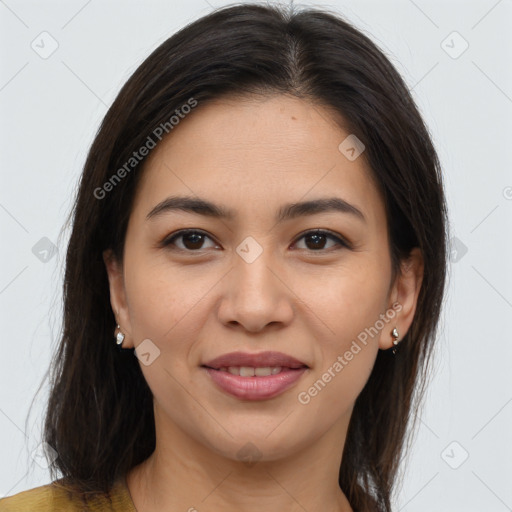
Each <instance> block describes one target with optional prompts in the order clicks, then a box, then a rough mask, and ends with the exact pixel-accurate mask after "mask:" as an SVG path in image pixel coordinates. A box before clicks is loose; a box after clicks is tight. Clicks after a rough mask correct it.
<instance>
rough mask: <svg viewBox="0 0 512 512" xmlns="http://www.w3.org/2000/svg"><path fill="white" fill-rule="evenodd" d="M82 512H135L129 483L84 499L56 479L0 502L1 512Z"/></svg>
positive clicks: (118, 484)
mask: <svg viewBox="0 0 512 512" xmlns="http://www.w3.org/2000/svg"><path fill="white" fill-rule="evenodd" d="M27 511H30V512H32V511H34V512H35V511H37V512H83V511H91V512H94V511H98V512H102V511H112V512H116V511H122V512H136V511H135V506H134V505H133V502H132V500H131V496H130V494H129V491H128V488H127V486H126V481H125V480H124V479H119V480H117V481H116V482H115V483H114V485H113V487H112V489H111V491H110V493H109V494H108V495H104V494H95V495H91V494H89V497H88V498H87V499H82V498H81V497H80V496H79V495H78V494H77V493H74V492H73V491H71V490H70V489H69V488H68V487H66V486H64V485H63V484H62V480H56V481H54V482H52V483H50V484H47V485H42V486H40V487H34V488H33V489H29V490H28V491H22V492H20V493H18V494H15V495H13V496H8V497H7V498H3V499H0V512H27Z"/></svg>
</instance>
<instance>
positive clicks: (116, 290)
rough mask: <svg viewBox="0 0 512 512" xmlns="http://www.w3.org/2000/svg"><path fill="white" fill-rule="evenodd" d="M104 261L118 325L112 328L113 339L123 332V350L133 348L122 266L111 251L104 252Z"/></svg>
mask: <svg viewBox="0 0 512 512" xmlns="http://www.w3.org/2000/svg"><path fill="white" fill-rule="evenodd" d="M103 261H104V263H105V268H106V270H107V276H108V282H109V289H110V304H111V306H112V311H113V312H114V316H115V319H116V325H114V326H113V328H112V338H113V339H114V338H115V339H117V335H118V333H119V332H120V331H121V332H122V334H124V340H123V345H122V346H123V348H133V339H132V336H131V335H130V333H131V324H130V316H129V313H128V307H127V300H126V291H125V287H124V275H123V268H122V265H121V264H120V262H119V261H118V260H117V258H116V257H115V256H114V254H113V252H112V250H111V249H107V250H105V251H103ZM117 324H119V326H120V328H117ZM113 343H114V341H113Z"/></svg>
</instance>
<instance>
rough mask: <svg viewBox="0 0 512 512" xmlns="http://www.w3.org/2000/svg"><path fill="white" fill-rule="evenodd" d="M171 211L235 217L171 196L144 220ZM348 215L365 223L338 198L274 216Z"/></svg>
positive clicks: (293, 206) (209, 205) (203, 201)
mask: <svg viewBox="0 0 512 512" xmlns="http://www.w3.org/2000/svg"><path fill="white" fill-rule="evenodd" d="M171 211H184V212H187V213H194V214H196V215H203V216H205V217H212V218H216V219H226V220H233V219H234V218H235V217H236V212H235V210H231V209H229V208H226V207H224V206H221V205H218V204H215V203H212V202H210V201H207V200H206V199H202V198H198V197H187V196H171V197H167V198H166V199H164V200H163V201H161V202H160V203H158V204H157V205H156V206H155V207H154V208H153V209H152V210H151V211H150V212H149V213H148V214H147V216H146V219H147V220H149V219H152V218H155V217H158V216H160V215H162V214H164V213H167V212H171ZM333 211H335V212H340V213H348V214H350V215H353V216H354V217H356V218H358V219H359V220H362V221H363V222H366V218H365V216H364V215H363V212H362V211H361V210H359V209H358V208H356V207H355V206H354V205H352V204H350V203H348V202H347V201H345V200H344V199H341V198H340V197H326V198H321V199H314V200H311V201H303V202H299V203H289V204H285V205H283V206H282V207H281V208H280V209H279V210H278V212H277V214H276V222H283V221H286V220H290V219H295V218H297V217H302V216H305V215H314V214H318V213H324V212H333Z"/></svg>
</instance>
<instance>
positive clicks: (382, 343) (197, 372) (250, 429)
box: [106, 96, 417, 460]
mask: <svg viewBox="0 0 512 512" xmlns="http://www.w3.org/2000/svg"><path fill="white" fill-rule="evenodd" d="M349 135H350V134H349V133H347V132H344V131H342V130H341V129H340V128H339V126H338V125H336V124H335V123H334V121H332V119H331V118H330V117H329V115H328V112H327V111H326V110H324V109H322V108H320V107H318V106H313V105H312V104H310V103H308V102H305V101H303V100H299V99H294V98H290V97H285V96H274V97H269V98H266V99H264V100H261V99H260V100H249V99H246V100H244V101H241V100H231V101H228V100H223V101H219V100H217V101H215V102H214V103H211V104H209V105H206V104H205V105H201V104H199V105H198V107H197V108H196V109H195V110H194V111H193V112H192V113H191V114H189V116H188V117H185V118H184V119H183V120H181V121H180V123H179V125H178V126H175V127H174V129H173V131H172V132H171V134H170V136H169V137H168V138H167V139H164V140H163V141H162V143H161V144H159V145H158V146H157V147H156V148H155V149H153V150H152V153H151V154H150V156H149V158H148V160H147V162H146V167H145V170H144V174H143V176H142V180H141V182H140V184H139V187H138V190H137V195H136V199H135V203H134V206H133V210H132V213H131V217H130V220H129V225H128V230H127V233H126V245H125V253H124V261H123V265H122V268H121V267H119V268H118V267H116V265H115V264H109V263H108V260H107V259H106V261H107V265H108V270H109V278H110V285H111V300H112V305H113V309H114V311H117V315H116V318H117V320H118V321H119V323H120V324H121V327H122V330H123V332H124V333H125V334H126V340H125V342H124V345H123V346H124V347H125V348H127V347H134V346H135V347H137V346H139V344H141V343H144V344H143V345H141V346H140V348H139V349H138V351H137V353H138V357H139V359H141V361H140V366H141V369H142V371H143V373H144V377H145V379H146V381H147V383H148V385H149V387H150V388H151V391H152V393H153V396H154V404H155V412H156V421H157V431H160V432H162V431H164V430H165V428H166V426H167V427H169V428H171V427H172V428H174V429H175V428H179V429H180V431H182V432H185V433H186V434H187V435H188V436H190V437H191V438H193V439H194V441H195V442H198V443H200V445H201V446H204V447H207V448H209V449H211V450H213V451H215V452H217V453H218V454H222V455H224V456H226V457H228V458H231V459H233V460H235V459H240V458H241V457H243V456H244V455H243V453H244V450H246V451H247V450H257V451H258V457H260V458H261V459H263V460H275V459H277V458H280V457H285V456H286V455H289V454H291V453H293V452H294V451H296V450H298V449H299V448H300V447H305V446H308V445H311V444H312V443H314V442H315V441H316V440H318V439H320V437H321V436H323V435H324V434H325V433H326V432H327V431H329V430H331V429H336V431H337V432H339V433H340V435H343V434H342V433H343V432H344V431H346V427H347V425H348V421H349V419H350V415H351V412H352V408H353V405H354V402H355V400H356V398H357V396H358V395H359V393H360V392H361V390H362V388H363V387H364V385H365V383H366V382H367V380H368V378H369V376H370V373H371V371H372V368H373V365H374V362H375V358H376V356H377V351H378V349H379V348H382V349H387V348H389V347H391V346H392V337H391V334H390V333H391V331H392V329H393V327H395V326H398V329H399V331H401V332H400V334H401V335H402V336H403V334H405V332H404V331H405V330H406V329H407V328H408V327H409V324H410V321H411V320H412V314H413V313H414V304H413V302H414V297H413V299H411V300H412V302H411V300H409V297H410V296H413V295H414V290H416V292H417V289H414V287H412V288H411V287H409V288H407V286H406V285H404V286H403V287H402V288H400V286H398V285H397V284H396V283H393V282H392V280H391V279H392V275H391V261H390V252H389V240H388V232H387V228H386V215H385V209H384V203H383V201H382V198H381V197H380V195H379V193H378V191H377V189H376V187H375V186H374V183H373V181H372V180H371V178H370V174H369V172H368V170H367V168H366V164H365V161H364V153H363V154H362V156H360V157H358V158H355V159H354V154H355V155H357V153H355V152H353V151H351V149H350V148H351V147H353V144H352V145H351V140H350V139H349V140H348V141H346V142H345V143H344V144H342V146H341V149H340V148H339V146H340V144H341V143H342V142H343V141H344V140H345V139H346V138H347V137H348V136H349ZM357 149H358V148H357V147H355V150H357ZM348 157H350V158H348ZM178 196H179V197H186V198H190V199H195V200H202V201H207V202H208V203H211V204H213V205H217V207H218V209H219V211H220V210H222V211H224V210H226V211H229V212H230V213H231V214H232V216H231V217H221V216H217V215H212V213H214V212H218V210H210V209H207V208H198V209H196V211H189V210H187V209H186V208H185V209H175V208H172V207H171V206H172V204H171V203H170V202H169V203H168V204H167V207H166V205H165V201H166V200H167V199H168V198H171V197H172V198H177V197H178ZM328 199H332V200H333V203H332V204H335V203H334V200H337V201H338V203H337V205H338V207H337V208H334V207H333V208H325V209H323V208H320V207H319V208H317V209H314V208H313V209H309V208H302V209H301V208H300V207H297V206H296V205H297V204H298V203H303V202H310V201H319V200H328ZM158 205H160V207H158V208H157V206H158ZM162 205H163V206H162ZM288 205H295V206H293V208H291V209H289V208H288ZM155 208H156V210H155ZM151 212H153V214H151V215H150V213H151ZM287 213H288V215H287ZM182 230H190V231H193V232H194V233H189V234H186V233H185V234H183V233H182V234H181V235H178V232H179V231H182ZM314 230H321V231H327V232H328V233H320V234H319V235H318V234H315V233H314ZM171 235H176V237H175V238H174V239H173V240H171V238H172V236H171ZM336 237H338V238H339V239H340V240H337V239H336ZM166 240H167V241H168V244H166V243H165V241H166ZM116 272H119V273H116ZM411 290H413V293H409V292H410V291H411ZM395 301H399V302H400V304H398V305H397V303H395V308H394V309H393V307H392V306H393V303H394V302H395ZM402 303H403V304H402ZM404 308H405V309H404ZM400 309H404V311H403V312H402V313H400V312H399V311H400ZM267 351H272V352H280V353H282V354H284V355H285V356H289V357H291V358H294V359H295V360H297V361H299V362H300V363H301V364H303V365H304V366H305V368H304V367H303V368H302V369H297V368H294V369H291V368H288V367H286V364H288V363H287V362H286V361H284V362H283V361H279V360H272V359H270V360H262V361H256V362H253V363H251V362H250V361H248V362H247V361H245V362H243V361H242V362H240V363H239V364H234V366H236V367H239V366H246V367H247V368H253V367H258V368H260V370H258V373H259V374H261V375H265V374H268V373H271V375H270V376H247V377H246V376H243V375H245V374H246V372H248V373H249V374H250V373H251V371H252V370H251V369H249V370H247V368H246V369H244V370H242V374H243V375H242V376H239V375H234V373H238V370H237V369H232V372H233V374H232V373H230V372H229V371H228V372H225V371H223V370H222V369H220V368H221V367H222V366H225V365H226V364H229V361H228V362H227V363H226V362H221V363H219V364H218V365H215V364H213V365H212V366H213V367H215V366H217V369H210V370H209V369H207V368H206V367H205V366H204V365H206V364H207V363H209V362H211V361H212V360H214V359H215V358H218V357H219V356H222V355H225V354H229V353H233V352H238V353H240V352H242V353H246V354H249V355H254V354H261V353H263V352H267ZM236 362H237V361H236V360H235V363H236ZM231 363H233V361H231ZM289 365H290V366H293V365H292V364H291V363H289ZM276 366H282V368H281V372H280V373H277V372H278V369H274V370H273V368H275V367H276ZM261 368H263V369H261ZM268 368H270V370H268ZM242 379H251V381H252V382H250V381H243V382H242ZM257 379H262V380H261V381H259V383H258V382H255V381H256V380H257ZM283 382H284V384H283ZM219 383H224V384H219ZM315 383H316V384H315ZM247 443H252V445H254V446H252V445H248V444H247ZM248 446H250V447H251V448H250V449H249V448H247V447H248ZM254 447H256V448H254ZM241 450H242V451H241ZM249 456H250V454H249Z"/></svg>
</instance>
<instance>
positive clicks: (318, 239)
mask: <svg viewBox="0 0 512 512" xmlns="http://www.w3.org/2000/svg"><path fill="white" fill-rule="evenodd" d="M306 239H310V240H311V239H312V240H314V243H315V244H320V245H321V243H322V239H325V235H322V234H312V235H308V236H307V237H306ZM314 248H315V249H318V248H319V247H314ZM320 249H321V247H320Z"/></svg>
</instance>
